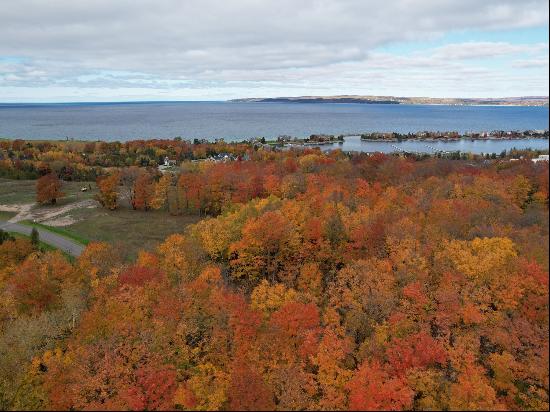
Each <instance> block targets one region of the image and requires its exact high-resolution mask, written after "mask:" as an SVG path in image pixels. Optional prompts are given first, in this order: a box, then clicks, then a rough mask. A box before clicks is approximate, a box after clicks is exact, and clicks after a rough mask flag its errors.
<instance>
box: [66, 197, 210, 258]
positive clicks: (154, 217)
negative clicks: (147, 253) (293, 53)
mask: <svg viewBox="0 0 550 412" xmlns="http://www.w3.org/2000/svg"><path fill="white" fill-rule="evenodd" d="M70 215H71V217H73V218H74V219H76V220H77V222H76V223H74V224H72V225H69V226H64V227H63V229H65V230H66V231H70V232H73V233H78V235H79V236H81V237H84V238H86V239H88V240H90V241H104V242H110V243H112V244H113V247H116V248H117V249H119V250H120V251H121V252H122V253H123V254H124V255H125V256H126V257H127V258H129V259H133V258H135V257H136V255H137V252H138V251H139V250H140V249H145V250H154V249H155V248H156V247H157V245H158V244H159V243H161V242H162V241H164V239H166V237H168V236H169V235H171V234H173V233H183V231H184V230H185V227H186V226H188V225H189V224H193V223H196V222H198V221H199V219H200V218H199V217H198V216H172V215H170V214H169V213H168V212H165V211H148V212H140V211H137V210H131V209H126V208H124V209H118V210H115V211H108V210H105V209H103V208H95V209H79V210H72V211H71V212H70Z"/></svg>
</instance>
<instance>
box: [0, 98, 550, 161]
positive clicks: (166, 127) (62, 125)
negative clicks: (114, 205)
mask: <svg viewBox="0 0 550 412" xmlns="http://www.w3.org/2000/svg"><path fill="white" fill-rule="evenodd" d="M547 128H548V107H525V106H447V105H384V104H357V103H344V104H342V103H233V102H137V103H67V104H0V137H3V138H22V139H62V140H65V139H67V138H68V139H75V140H98V139H101V140H107V141H114V140H118V141H125V140H132V139H149V138H173V137H176V136H180V137H182V138H184V139H194V138H206V139H208V140H214V139H217V138H224V139H225V140H226V141H236V140H243V139H248V138H254V137H261V136H263V137H265V138H267V139H271V138H276V137H277V136H279V135H290V136H295V137H307V136H309V135H311V134H334V135H338V134H360V133H365V132H372V131H395V132H400V133H408V132H418V131H424V130H428V131H450V130H452V131H458V132H461V133H463V132H468V131H476V132H477V131H491V130H528V129H547ZM368 143H372V144H367V145H365V142H361V141H359V140H358V138H356V139H354V138H353V137H351V138H347V139H346V142H345V143H344V145H343V147H341V148H343V149H344V150H367V151H370V150H371V148H372V147H377V148H379V149H380V150H381V151H393V150H395V149H394V148H392V146H391V144H388V143H384V142H368ZM425 143H426V142H403V143H399V144H397V145H396V146H400V145H402V146H403V150H412V148H409V147H408V146H407V145H410V144H414V145H417V147H418V148H422V147H423V148H424V149H423V150H415V151H428V150H427V149H426V147H425V146H426V145H425ZM428 144H430V145H432V146H433V144H431V143H428ZM437 144H438V145H445V146H444V147H448V149H443V148H442V149H441V150H462V151H472V152H477V153H479V152H484V153H485V152H500V151H502V150H504V149H510V148H512V147H517V148H521V147H532V148H538V149H540V148H548V141H547V140H541V139H529V140H522V141H497V142H495V141H476V142H470V141H460V142H448V143H443V142H437ZM340 146H342V145H340ZM405 146H407V147H405Z"/></svg>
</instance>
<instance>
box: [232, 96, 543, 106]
mask: <svg viewBox="0 0 550 412" xmlns="http://www.w3.org/2000/svg"><path fill="white" fill-rule="evenodd" d="M230 102H235V103H246V102H259V103H362V104H449V105H498V106H511V105H513V106H548V96H546V97H545V96H524V97H502V98H434V97H394V96H350V95H344V96H299V97H266V98H263V97H253V98H244V99H233V100H230Z"/></svg>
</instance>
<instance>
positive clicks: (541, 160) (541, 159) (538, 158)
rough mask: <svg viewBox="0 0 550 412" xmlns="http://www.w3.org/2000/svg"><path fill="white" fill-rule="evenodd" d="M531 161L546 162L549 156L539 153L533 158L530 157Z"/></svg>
mask: <svg viewBox="0 0 550 412" xmlns="http://www.w3.org/2000/svg"><path fill="white" fill-rule="evenodd" d="M531 161H532V162H533V163H538V162H548V161H549V157H548V155H539V157H537V158H535V159H531Z"/></svg>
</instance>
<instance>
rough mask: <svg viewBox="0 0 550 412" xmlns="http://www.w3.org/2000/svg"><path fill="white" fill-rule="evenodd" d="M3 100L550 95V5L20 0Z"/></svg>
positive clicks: (10, 6)
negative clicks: (549, 76) (549, 43)
mask: <svg viewBox="0 0 550 412" xmlns="http://www.w3.org/2000/svg"><path fill="white" fill-rule="evenodd" d="M0 38H2V42H0V102H64V101H133V100H225V99H230V98H238V97H275V96H300V95H334V94H362V95H394V96H429V97H503V96H526V95H548V70H549V63H548V1H547V0H543V1H539V0H524V1H515V0H508V1H502V0H501V1H496V0H485V1H483V2H479V1H473V0H463V1H445V0H439V1H436V0H414V1H412V0H394V1H391V2H388V1H379V0H338V1H336V0H334V1H330V0H324V1H321V0H303V1H300V2H296V1H291V0H277V1H275V0H263V1H257V0H233V1H231V2H227V1H217V0H201V1H198V0H186V1H185V2H182V1H179V0H156V1H147V0H118V1H110V0H96V1H94V2H74V1H69V0H51V1H48V2H44V1H39V0H13V1H11V0H7V1H4V2H3V3H2V12H0Z"/></svg>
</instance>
